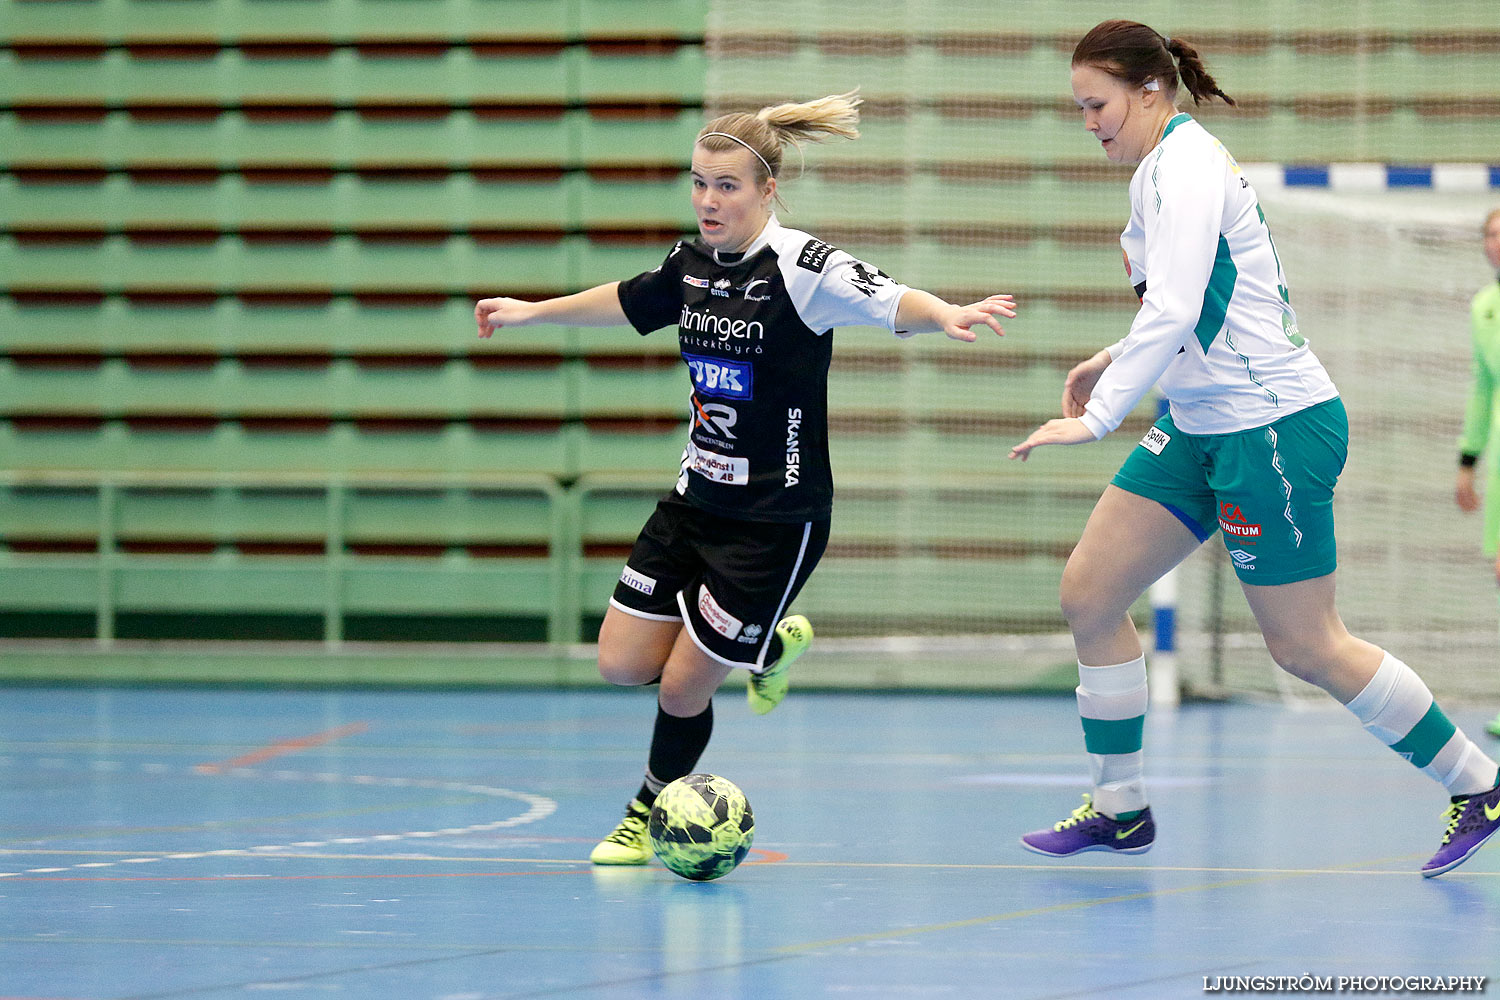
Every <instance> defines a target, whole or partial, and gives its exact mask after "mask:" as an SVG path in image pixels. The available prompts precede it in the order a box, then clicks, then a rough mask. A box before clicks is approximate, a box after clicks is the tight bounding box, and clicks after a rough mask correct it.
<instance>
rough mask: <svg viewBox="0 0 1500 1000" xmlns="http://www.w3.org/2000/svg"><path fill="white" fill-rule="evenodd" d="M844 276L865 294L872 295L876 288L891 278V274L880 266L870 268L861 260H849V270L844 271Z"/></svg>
mask: <svg viewBox="0 0 1500 1000" xmlns="http://www.w3.org/2000/svg"><path fill="white" fill-rule="evenodd" d="M844 278H845V279H846V280H847V281H848V282H849V284H851V285H853V286H854V287H855V288H858V289H859V290H860V291H861V292H864V293H865V294H866V295H874V294H875V290H876V289H877V288H879V287H880V286H881V285H885V284H889V283H890V280H891V276H890V275H888V274H886V273H885V272H884V271H882V270H880V268H878V267H877V268H872V267H870V265H869V264H866V263H865V262H864V261H862V260H856V261H851V262H850V263H849V270H848V271H845V272H844Z"/></svg>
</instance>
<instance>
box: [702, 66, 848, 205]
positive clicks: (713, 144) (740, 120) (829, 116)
mask: <svg viewBox="0 0 1500 1000" xmlns="http://www.w3.org/2000/svg"><path fill="white" fill-rule="evenodd" d="M858 93H859V91H858V89H855V90H851V91H849V92H848V93H846V94H831V95H829V96H828V97H820V98H818V99H817V100H815V101H805V102H803V103H800V104H797V103H788V104H773V105H769V106H767V107H764V108H761V109H760V110H759V111H758V112H756V113H755V114H753V115H751V114H745V113H743V112H735V113H733V114H727V115H721V116H719V117H718V118H715V119H714V120H713V121H711V122H709V123H708V124H707V125H705V126H703V129H702V131H700V132H699V133H698V144H699V145H701V146H702V147H703V148H704V149H706V150H708V151H709V152H713V153H722V152H726V151H728V150H731V149H733V148H735V146H736V145H743V146H745V147H747V148H748V149H749V150H750V151H751V152H752V153H754V154H755V156H756V159H757V160H758V161H759V163H757V164H756V174H757V175H758V174H760V173H761V168H762V167H763V168H765V169H766V170H768V171H769V173H768V174H767V177H779V176H780V175H781V162H782V150H783V148H784V147H786V146H788V145H791V146H796V147H798V148H799V149H800V148H801V146H802V143H804V142H821V141H822V140H823V139H825V138H827V137H828V136H830V135H837V136H842V137H843V138H846V139H857V138H859V106H860V104H862V103H864V102H863V100H862V99H861V98H860V97H859V96H857V95H858ZM767 177H762V176H757V177H756V178H755V182H756V183H757V184H764V183H765V182H766V179H767Z"/></svg>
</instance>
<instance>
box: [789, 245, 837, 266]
mask: <svg viewBox="0 0 1500 1000" xmlns="http://www.w3.org/2000/svg"><path fill="white" fill-rule="evenodd" d="M837 249H838V248H837V247H835V246H832V245H831V244H828V243H824V242H823V241H822V240H808V241H807V246H805V247H803V248H802V254H801V256H799V257H798V258H797V266H798V267H805V268H807V269H808V270H809V271H817V272H818V273H819V274H821V273H822V272H823V268H824V267H825V266H826V265H827V264H828V255H829V254H831V253H833V252H834V251H835V250H837Z"/></svg>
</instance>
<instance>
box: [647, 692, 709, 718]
mask: <svg viewBox="0 0 1500 1000" xmlns="http://www.w3.org/2000/svg"><path fill="white" fill-rule="evenodd" d="M712 699H713V691H711V690H709V691H704V690H700V689H698V688H695V687H693V686H690V685H676V684H666V683H663V684H662V687H661V690H660V691H659V692H657V699H656V700H657V703H658V704H659V705H661V710H662V711H663V712H666V713H667V714H668V715H675V716H677V717H678V718H679V719H691V718H693V717H694V716H697V715H702V714H703V710H704V709H706V708H708V703H709V701H711V700H712Z"/></svg>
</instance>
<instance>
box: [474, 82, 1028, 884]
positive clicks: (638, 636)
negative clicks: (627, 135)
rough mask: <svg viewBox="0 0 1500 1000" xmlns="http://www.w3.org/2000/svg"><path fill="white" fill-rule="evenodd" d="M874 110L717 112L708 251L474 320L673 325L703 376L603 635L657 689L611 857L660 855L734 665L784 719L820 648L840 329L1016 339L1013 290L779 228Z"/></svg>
mask: <svg viewBox="0 0 1500 1000" xmlns="http://www.w3.org/2000/svg"><path fill="white" fill-rule="evenodd" d="M859 103H860V102H859V100H858V99H857V98H855V97H854V96H853V95H852V94H844V95H837V96H833V97H826V98H823V99H822V100H818V101H811V102H808V103H805V104H782V105H777V106H774V107H768V108H762V109H761V110H760V112H759V113H757V114H753V115H752V114H730V115H725V116H722V117H720V118H716V119H714V120H713V121H711V122H709V123H708V125H706V126H705V127H704V128H703V130H702V131H701V132H699V134H698V138H697V141H696V142H695V143H694V145H693V154H692V185H693V193H692V201H693V210H694V213H695V214H696V216H697V219H698V235H699V238H698V239H696V240H692V241H683V242H679V243H677V244H676V245H675V246H674V247H672V249H671V252H670V253H668V254H667V257H666V259H665V260H664V261H663V262H662V264H661V266H659V267H657V268H656V269H654V270H652V271H648V272H647V273H645V274H641V275H638V276H637V277H635V278H631V279H629V280H628V281H618V282H610V283H608V284H605V285H599V286H597V287H595V288H591V289H588V290H587V291H583V292H579V293H577V294H575V295H567V296H563V297H561V298H555V299H548V300H546V301H542V302H524V301H521V300H519V299H513V298H490V299H483V300H481V301H480V302H479V303H477V304H476V306H475V308H474V317H475V320H476V321H477V323H478V325H479V336H481V337H488V336H490V334H491V333H492V332H493V331H494V330H496V329H499V328H501V327H506V326H522V325H525V324H528V323H561V324H570V325H574V326H615V325H625V324H627V323H628V324H629V325H631V326H634V327H635V329H636V330H637V331H638V332H640V333H641V334H647V333H650V332H651V331H653V330H657V329H660V328H662V327H664V326H671V325H676V326H677V328H678V342H679V346H680V348H681V351H682V358H683V361H684V363H685V364H686V371H687V374H688V376H689V378H690V380H691V383H692V395H691V398H690V402H691V407H692V408H691V416H692V421H691V422H692V428H691V430H690V432H689V439H688V442H687V449H686V450H685V451H684V452H683V457H682V468H681V474H680V476H679V478H678V480H677V485H676V487H675V488H674V489H673V490H672V491H671V492H669V493H668V494H667V495H666V497H664V498H663V499H662V501H661V502H660V503H659V504H658V505H657V508H656V512H655V513H654V514H653V515H652V517H651V519H650V520H649V521H647V523H646V526H645V527H644V528H643V529H642V531H641V534H640V537H639V538H638V539H637V540H636V543H635V546H634V548H633V550H632V551H631V554H630V558H629V560H628V562H627V564H626V566H625V570H624V572H623V573H622V574H621V577H620V582H619V583H618V584H617V585H616V587H615V593H614V596H613V598H611V600H610V606H609V609H608V610H607V611H606V612H605V617H604V625H603V627H602V628H601V629H600V632H599V671H600V673H601V674H603V675H604V678H605V679H606V680H608V681H610V682H611V683H614V684H623V685H642V684H650V683H653V682H658V681H659V682H660V685H661V686H660V690H659V693H658V695H657V703H658V706H657V712H656V723H655V728H654V730H653V733H652V737H651V745H650V750H649V753H648V756H647V766H646V774H645V780H644V781H643V783H642V784H641V788H640V791H639V792H638V793H637V794H636V796H635V798H634V799H633V800H632V801H631V802H630V803H629V805H628V806H627V807H626V813H625V818H624V820H623V821H622V822H621V823H620V824H619V825H618V826H617V827H616V828H615V830H614V831H613V832H612V833H610V834H609V836H607V837H606V838H605V839H604V840H603V841H601V842H600V843H599V844H598V846H596V847H595V848H594V850H593V853H592V854H591V855H590V858H591V860H593V861H594V863H595V864H602V865H638V864H645V863H646V862H647V861H648V860H649V859H650V857H651V848H650V846H649V844H648V841H647V836H646V819H647V816H648V814H649V811H650V807H651V804H652V803H653V802H654V801H655V799H656V796H657V794H658V793H659V792H660V791H661V789H662V788H663V787H664V786H665V785H666V784H667V783H668V782H670V781H672V780H673V779H676V778H680V777H682V776H683V775H685V774H688V773H690V772H691V771H692V770H693V768H694V766H695V765H696V764H697V762H698V759H699V757H700V755H701V754H702V753H703V750H704V749H705V748H706V747H707V745H708V740H709V735H710V733H711V732H712V729H713V702H712V697H713V693H714V691H715V690H716V689H717V688H718V687H719V685H720V683H721V682H722V681H723V680H724V679H725V677H727V676H728V674H729V672H730V670H731V669H732V668H734V667H745V668H747V669H748V670H749V671H750V677H749V683H748V692H747V694H748V698H749V701H750V707H751V708H752V710H754V711H755V712H757V713H765V712H768V711H770V710H771V709H772V708H774V707H775V706H776V704H777V703H778V702H780V701H781V699H782V697H783V696H784V695H785V694H786V690H787V667H788V666H789V665H790V664H791V662H792V660H794V659H795V658H796V657H797V656H798V655H799V654H800V653H801V652H802V651H803V650H804V649H806V648H807V645H808V643H809V641H810V640H811V638H812V629H811V627H810V626H809V624H808V622H807V619H806V618H804V617H802V616H801V615H791V616H787V615H786V612H787V607H788V605H789V604H790V603H791V602H792V600H793V599H795V598H796V596H797V593H798V591H799V590H801V588H802V585H803V584H804V583H805V582H806V580H807V578H808V575H809V574H810V573H811V572H812V570H813V567H814V566H816V565H817V562H818V559H819V557H820V556H821V555H822V553H823V548H824V546H825V545H826V543H827V541H828V523H829V522H828V519H829V514H830V511H831V509H832V504H833V477H832V472H831V470H830V468H829V461H828V421H827V409H828V403H827V382H828V366H829V362H830V360H831V355H832V328H833V327H835V326H850V325H871V326H885V327H887V328H889V329H891V330H893V331H894V332H896V333H897V334H898V335H901V336H904V335H907V334H911V333H919V332H924V331H931V332H937V331H942V332H943V333H946V334H947V335H948V336H949V337H951V338H954V339H956V340H964V341H973V340H974V339H976V334H975V333H974V332H973V329H972V328H975V327H979V326H988V327H990V328H992V329H993V330H994V331H995V332H996V333H1003V332H1004V331H1003V330H1002V329H1001V326H1000V321H999V319H998V318H997V317H1000V316H1006V317H1011V316H1014V315H1015V312H1014V310H1013V306H1014V302H1013V301H1012V300H1011V298H1010V296H1008V295H995V296H991V297H989V298H987V299H985V300H984V301H982V302H978V303H975V304H974V305H970V306H956V305H952V304H950V303H948V302H945V301H943V300H941V299H939V298H937V297H936V296H933V295H930V294H928V293H927V292H924V291H921V290H919V289H914V288H909V287H907V286H905V285H902V284H900V283H898V282H896V281H893V280H892V279H891V278H890V277H889V276H887V275H885V274H884V273H882V272H881V271H880V270H879V269H878V268H875V267H872V266H871V265H869V264H866V263H864V262H863V261H860V260H856V259H855V258H853V257H851V256H850V255H849V254H847V253H845V252H843V251H842V250H839V249H836V248H835V247H832V246H829V245H828V244H827V243H824V242H822V241H821V240H817V239H814V238H813V237H811V236H809V235H808V234H807V233H804V232H800V231H798V230H795V229H788V228H786V227H784V226H782V225H781V223H780V222H779V221H778V220H777V218H776V216H775V214H774V213H773V212H772V205H773V203H774V202H775V201H776V197H777V183H778V177H779V176H780V173H781V165H782V150H783V148H784V147H785V146H786V145H787V144H788V143H796V142H799V141H801V140H806V139H821V138H824V137H826V136H828V135H840V136H846V137H849V138H855V137H857V136H858V135H859V132H858V131H857V129H856V125H857V123H858V121H859V113H858V105H859Z"/></svg>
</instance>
